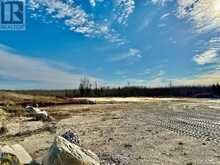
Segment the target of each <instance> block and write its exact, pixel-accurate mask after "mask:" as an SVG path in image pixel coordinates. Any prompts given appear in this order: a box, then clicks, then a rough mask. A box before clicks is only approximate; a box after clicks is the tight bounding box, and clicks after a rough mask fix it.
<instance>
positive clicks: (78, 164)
mask: <svg viewBox="0 0 220 165" xmlns="http://www.w3.org/2000/svg"><path fill="white" fill-rule="evenodd" d="M42 165H100V161H99V158H98V157H97V156H96V155H95V154H94V153H92V152H91V151H89V150H85V149H83V148H81V147H79V146H77V145H75V144H74V143H71V142H69V141H68V140H66V139H65V138H63V137H61V136H57V137H56V138H55V141H54V144H53V145H52V146H51V148H50V149H49V151H48V153H47V155H46V156H45V157H44V158H43V162H42Z"/></svg>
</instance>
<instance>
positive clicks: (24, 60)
mask: <svg viewBox="0 0 220 165" xmlns="http://www.w3.org/2000/svg"><path fill="white" fill-rule="evenodd" d="M0 76H1V77H4V78H7V79H12V80H13V81H14V83H13V84H12V86H11V87H12V88H17V86H16V85H17V84H16V83H17V82H19V81H27V82H28V81H29V82H30V81H31V82H34V83H35V85H36V86H32V87H30V86H29V87H30V88H74V87H78V84H79V82H80V79H81V76H80V75H77V74H73V73H70V72H66V71H63V70H62V69H58V68H55V67H53V66H50V64H49V63H46V62H44V61H43V60H39V59H34V58H29V57H25V56H22V55H19V54H17V53H14V51H12V49H8V48H7V47H5V46H0ZM91 79H93V80H94V78H91ZM5 85H7V84H5ZM3 87H4V86H3V85H1V88H3ZM23 88H25V87H23Z"/></svg>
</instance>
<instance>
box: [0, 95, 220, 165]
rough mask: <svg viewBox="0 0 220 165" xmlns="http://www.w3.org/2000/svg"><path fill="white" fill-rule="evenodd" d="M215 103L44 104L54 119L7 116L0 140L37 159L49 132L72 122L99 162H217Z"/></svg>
mask: <svg viewBox="0 0 220 165" xmlns="http://www.w3.org/2000/svg"><path fill="white" fill-rule="evenodd" d="M136 100H137V99H136ZM107 101H108V100H107ZM111 101H112V100H111ZM114 101H115V100H114ZM116 101H117V100H116ZM105 103H106V100H105ZM107 103H108V102H107ZM219 107H220V102H219V100H208V99H207V100H205V99H202V100H198V99H149V100H148V99H143V98H142V99H141V101H135V102H132V103H129V101H128V100H126V103H125V102H123V99H120V103H117V102H116V103H114V104H97V105H83V106H80V105H65V106H59V107H48V108H46V110H48V112H49V113H51V114H52V115H53V116H54V117H55V119H56V121H55V122H54V123H42V122H36V121H31V120H30V119H28V118H24V117H16V118H13V119H8V121H7V123H8V129H9V132H8V133H7V134H6V136H5V137H0V144H5V143H20V144H22V145H23V146H24V147H25V148H26V149H27V151H28V152H29V153H30V154H31V155H32V156H33V157H34V158H36V159H37V160H41V159H42V156H43V155H44V153H45V152H46V151H47V150H48V148H49V146H50V145H51V144H52V142H53V139H54V136H55V135H56V134H62V133H64V132H65V131H67V130H68V129H70V128H73V129H74V130H75V131H76V132H77V133H78V135H79V137H80V139H81V143H82V145H83V146H84V147H85V148H88V149H90V150H92V151H94V152H95V153H97V154H98V155H99V157H100V159H101V160H102V164H103V165H107V164H112V165H113V164H116V165H127V164H129V165H130V164H131V165H148V164H149V165H154V164H155V165H157V164H158V165H159V164H160V165H184V164H185V165H190V164H195V165H212V164H213V165H218V164H219V165H220V108H219ZM59 114H62V115H59ZM15 128H19V129H15Z"/></svg>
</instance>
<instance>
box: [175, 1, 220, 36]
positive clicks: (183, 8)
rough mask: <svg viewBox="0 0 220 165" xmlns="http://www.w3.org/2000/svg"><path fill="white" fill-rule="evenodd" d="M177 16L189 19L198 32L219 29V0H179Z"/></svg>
mask: <svg viewBox="0 0 220 165" xmlns="http://www.w3.org/2000/svg"><path fill="white" fill-rule="evenodd" d="M177 3H178V9H177V17H178V18H181V19H183V18H184V19H188V20H189V21H191V22H192V23H193V25H194V29H195V31H196V32H197V33H204V32H210V31H211V32H213V31H219V29H220V1H219V0H196V1H195V0H178V1H177Z"/></svg>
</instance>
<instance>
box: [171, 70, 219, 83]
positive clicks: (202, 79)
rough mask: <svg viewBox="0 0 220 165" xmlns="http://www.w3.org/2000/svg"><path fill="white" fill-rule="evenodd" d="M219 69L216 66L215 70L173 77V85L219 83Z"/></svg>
mask: <svg viewBox="0 0 220 165" xmlns="http://www.w3.org/2000/svg"><path fill="white" fill-rule="evenodd" d="M219 75H220V70H219V68H218V67H217V68H216V69H215V70H212V71H208V72H205V73H202V74H197V75H195V76H193V77H189V78H187V77H186V78H179V79H173V84H174V85H212V84H217V83H220V77H219Z"/></svg>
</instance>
